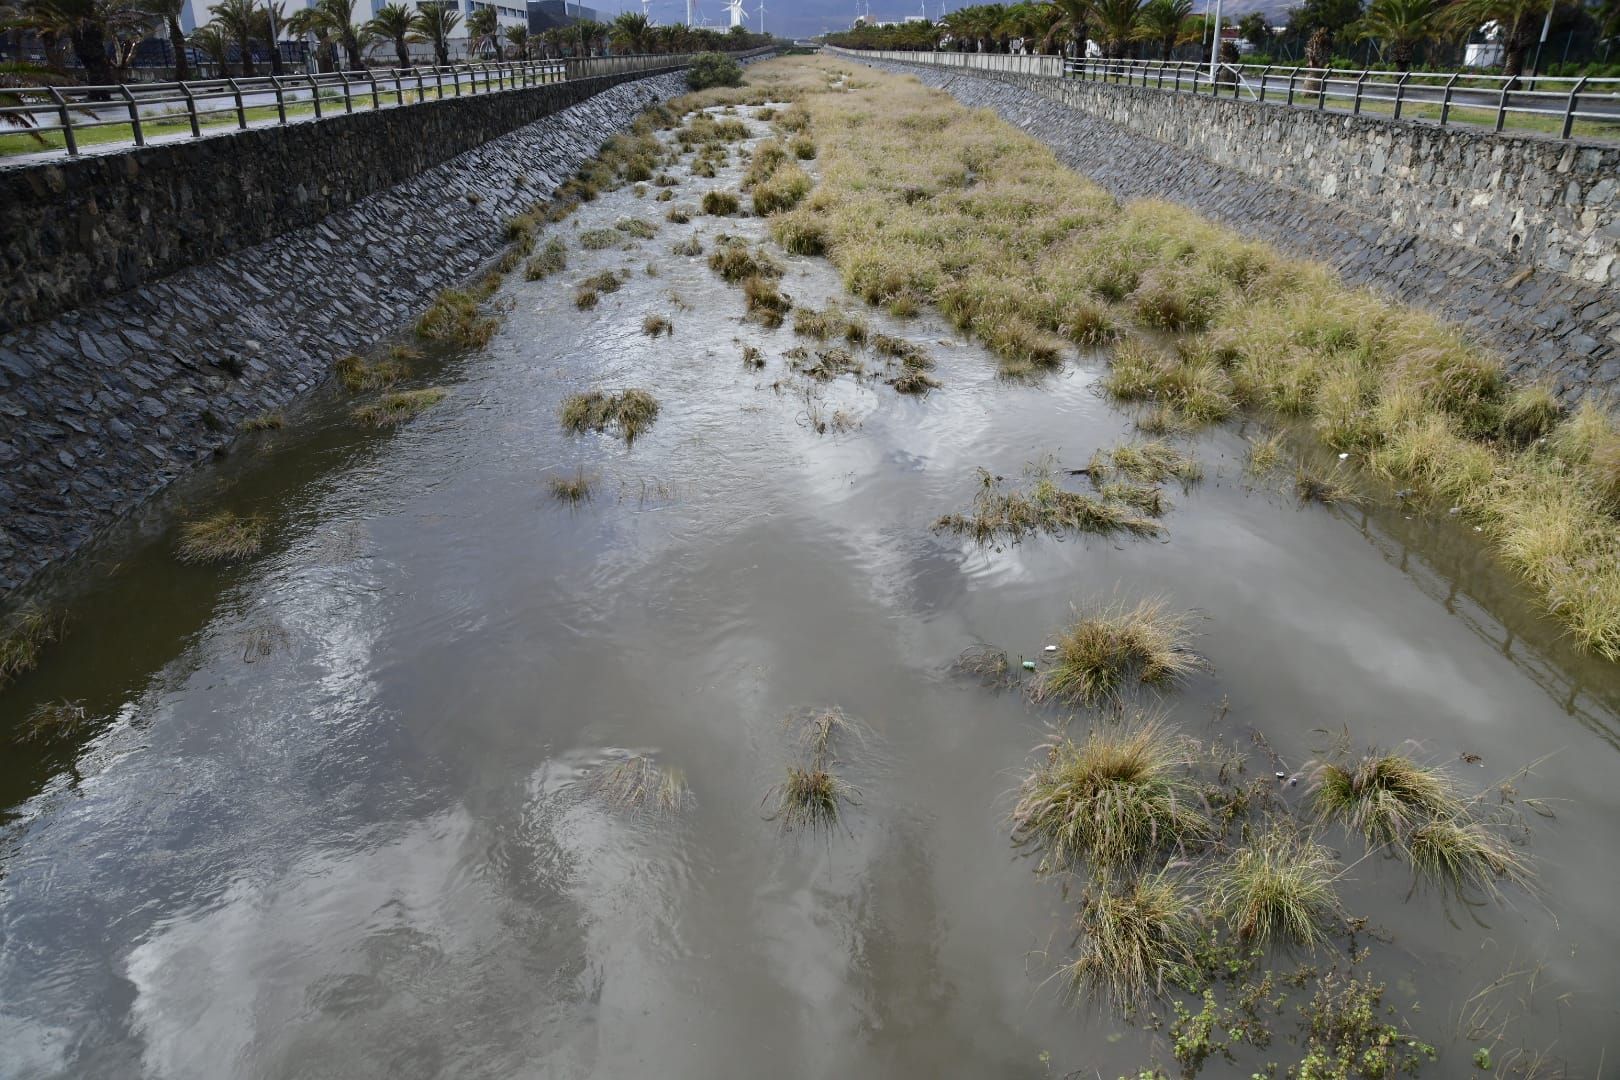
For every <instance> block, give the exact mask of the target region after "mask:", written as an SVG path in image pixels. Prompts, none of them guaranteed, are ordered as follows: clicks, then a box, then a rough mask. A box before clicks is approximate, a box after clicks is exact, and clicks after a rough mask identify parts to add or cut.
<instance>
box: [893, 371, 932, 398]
mask: <svg viewBox="0 0 1620 1080" xmlns="http://www.w3.org/2000/svg"><path fill="white" fill-rule="evenodd" d="M889 385H890V386H892V387H894V392H895V393H897V394H926V393H928V391H930V390H937V389H939V388H940V386H942V385H943V384H942V383H941V382H940V381H939V380H938V379H936V378H934V377H933V376H932V375H930V374H928V372H926V371H919V370H917V369H916V368H905V369H903V370H902V371H901V372H900V374H899V375H897V376H895V377H894V378H892V379H890V380H889Z"/></svg>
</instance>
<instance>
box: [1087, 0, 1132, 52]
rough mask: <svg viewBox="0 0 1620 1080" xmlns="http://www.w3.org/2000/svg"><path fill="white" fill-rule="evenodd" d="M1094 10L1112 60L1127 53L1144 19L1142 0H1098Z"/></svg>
mask: <svg viewBox="0 0 1620 1080" xmlns="http://www.w3.org/2000/svg"><path fill="white" fill-rule="evenodd" d="M1092 11H1093V12H1095V14H1096V16H1097V24H1098V28H1099V29H1101V31H1102V36H1103V43H1104V44H1103V49H1104V51H1105V52H1106V53H1107V54H1108V58H1109V59H1110V60H1118V59H1120V58H1122V57H1123V56H1124V55H1125V52H1126V50H1127V48H1128V47H1129V45H1130V43H1131V42H1132V41H1134V40H1135V39H1136V36H1137V26H1138V25H1139V24H1140V23H1141V21H1142V0H1096V2H1095V3H1094V4H1092Z"/></svg>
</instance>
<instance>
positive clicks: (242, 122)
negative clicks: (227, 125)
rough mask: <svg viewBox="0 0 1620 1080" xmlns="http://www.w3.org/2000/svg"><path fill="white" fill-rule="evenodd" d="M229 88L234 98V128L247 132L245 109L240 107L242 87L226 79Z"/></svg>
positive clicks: (233, 80) (232, 80)
mask: <svg viewBox="0 0 1620 1080" xmlns="http://www.w3.org/2000/svg"><path fill="white" fill-rule="evenodd" d="M225 81H226V82H227V83H229V84H230V87H231V95H232V96H233V97H235V98H236V127H237V129H238V130H239V131H246V130H247V109H246V108H244V107H243V106H242V87H241V86H240V85H239V84H238V83H237V81H236V80H235V79H226V80H225Z"/></svg>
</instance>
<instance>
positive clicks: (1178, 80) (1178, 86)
mask: <svg viewBox="0 0 1620 1080" xmlns="http://www.w3.org/2000/svg"><path fill="white" fill-rule="evenodd" d="M1176 93H1178V94H1179V93H1181V65H1179V64H1177V65H1176Z"/></svg>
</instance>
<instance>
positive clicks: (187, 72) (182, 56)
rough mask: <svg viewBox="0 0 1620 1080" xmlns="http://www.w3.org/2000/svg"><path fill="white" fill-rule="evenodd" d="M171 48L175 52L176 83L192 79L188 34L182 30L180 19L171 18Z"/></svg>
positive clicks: (171, 16)
mask: <svg viewBox="0 0 1620 1080" xmlns="http://www.w3.org/2000/svg"><path fill="white" fill-rule="evenodd" d="M169 47H170V48H171V49H173V50H174V81H175V82H185V81H186V80H187V79H189V78H191V64H190V63H189V62H188V61H187V60H186V33H185V31H184V30H182V29H180V19H179V18H178V17H177V16H174V15H170V16H169Z"/></svg>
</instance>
